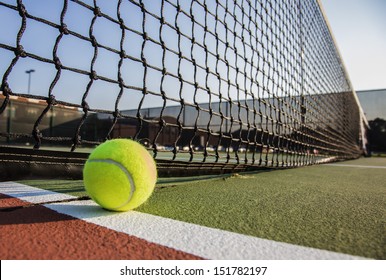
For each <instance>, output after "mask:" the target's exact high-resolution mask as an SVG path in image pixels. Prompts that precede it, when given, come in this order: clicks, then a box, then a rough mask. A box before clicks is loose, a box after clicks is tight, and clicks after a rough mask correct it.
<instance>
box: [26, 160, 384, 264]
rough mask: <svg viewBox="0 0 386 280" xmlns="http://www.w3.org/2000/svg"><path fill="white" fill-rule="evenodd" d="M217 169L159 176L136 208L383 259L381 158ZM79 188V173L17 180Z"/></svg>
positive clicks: (79, 191)
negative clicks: (227, 171) (223, 172)
mask: <svg viewBox="0 0 386 280" xmlns="http://www.w3.org/2000/svg"><path fill="white" fill-rule="evenodd" d="M340 164H351V165H367V166H384V167H385V169H380V168H377V169H375V168H361V167H346V166H345V167H343V166H332V165H318V166H310V167H302V168H297V169H288V170H277V171H271V172H260V173H255V174H251V173H249V174H243V175H233V176H224V177H206V178H201V179H202V180H197V178H194V180H193V178H184V179H181V178H177V179H176V178H170V179H160V180H159V182H158V184H157V186H158V188H157V189H156V191H155V192H154V194H153V196H152V197H151V198H150V199H149V201H148V202H147V203H146V204H145V205H143V206H141V207H140V208H139V209H137V210H138V211H141V212H146V213H150V214H154V215H159V216H163V217H168V218H172V219H176V220H181V221H186V222H190V223H195V224H200V225H204V226H208V227H213V228H220V229H224V230H228V231H233V232H238V233H243V234H247V235H252V236H257V237H262V238H267V239H271V240H277V241H283V242H288V243H292V244H299V245H303V246H309V247H314V248H321V249H326V250H331V251H336V252H342V253H347V254H352V255H359V256H364V257H369V258H376V259H386V248H385V244H386V238H385V236H386V226H385V221H386V219H385V217H386V200H385V197H386V158H364V159H359V160H355V161H347V162H341V163H340ZM22 183H25V184H29V185H32V186H37V187H42V188H45V189H50V190H54V191H58V192H65V193H69V194H72V195H78V196H80V195H85V193H84V191H83V184H82V182H81V181H72V182H71V181H70V182H69V181H23V182H22Z"/></svg>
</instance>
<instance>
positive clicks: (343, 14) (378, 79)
mask: <svg viewBox="0 0 386 280" xmlns="http://www.w3.org/2000/svg"><path fill="white" fill-rule="evenodd" d="M321 2H322V5H323V8H324V10H325V13H326V15H327V18H328V20H329V22H330V26H331V29H332V32H333V34H334V36H335V39H336V41H337V44H338V48H339V50H340V52H341V55H342V57H343V61H344V63H345V65H346V69H347V72H348V73H349V76H350V79H351V82H352V84H353V87H354V89H355V90H367V89H381V88H386V1H385V0H321Z"/></svg>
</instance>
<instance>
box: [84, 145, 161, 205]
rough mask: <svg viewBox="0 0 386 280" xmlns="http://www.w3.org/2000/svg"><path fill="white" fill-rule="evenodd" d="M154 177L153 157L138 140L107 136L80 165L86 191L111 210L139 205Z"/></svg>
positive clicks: (150, 186)
mask: <svg viewBox="0 0 386 280" xmlns="http://www.w3.org/2000/svg"><path fill="white" fill-rule="evenodd" d="M156 181H157V169H156V165H155V162H154V159H153V158H152V157H151V155H150V154H149V153H148V151H147V150H146V149H145V147H143V146H142V145H141V144H139V143H138V142H135V141H133V140H128V139H114V140H109V141H106V142H104V143H102V144H101V145H99V146H98V147H97V148H96V149H95V150H94V151H93V152H92V153H91V154H90V156H89V158H88V159H87V161H86V164H85V166H84V168H83V182H84V186H85V189H86V192H87V193H88V195H89V196H90V197H91V198H92V199H93V200H94V201H95V202H96V203H98V204H99V205H100V206H102V207H103V208H105V209H108V210H112V211H128V210H131V209H134V208H136V207H138V206H140V205H141V204H142V203H144V202H145V201H146V200H147V199H148V198H149V197H150V196H151V194H152V192H153V190H154V187H155V184H156Z"/></svg>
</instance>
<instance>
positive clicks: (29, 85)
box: [25, 69, 35, 94]
mask: <svg viewBox="0 0 386 280" xmlns="http://www.w3.org/2000/svg"><path fill="white" fill-rule="evenodd" d="M25 72H26V73H27V74H28V94H30V92H31V74H32V73H33V72H35V70H34V69H30V70H27V71H25Z"/></svg>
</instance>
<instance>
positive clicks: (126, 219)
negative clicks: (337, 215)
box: [0, 182, 364, 260]
mask: <svg viewBox="0 0 386 280" xmlns="http://www.w3.org/2000/svg"><path fill="white" fill-rule="evenodd" d="M0 193H3V194H5V195H9V196H12V197H16V198H19V199H21V200H24V201H28V202H30V203H41V202H42V201H43V200H45V201H46V202H48V201H57V200H60V199H68V198H74V197H73V196H69V195H65V194H60V193H55V192H51V191H46V190H42V189H38V188H34V187H30V186H26V185H23V184H19V183H14V182H5V183H0ZM45 206H46V207H48V208H50V209H52V210H54V211H57V212H59V213H62V214H66V215H69V216H72V217H75V218H78V219H81V220H84V221H87V222H90V223H93V224H97V225H100V226H103V227H106V228H109V229H112V230H116V231H119V232H123V233H126V234H129V235H132V236H136V237H138V238H141V239H144V240H147V241H149V242H153V243H157V244H159V245H163V246H166V247H170V248H173V249H176V250H179V251H183V252H186V253H190V254H193V255H196V256H199V257H202V258H205V259H235V260H236V259H239V260H252V259H262V260H291V259H294V260H303V259H307V260H310V259H318V260H320V259H328V260H333V259H364V258H362V257H358V256H351V255H347V254H341V253H336V252H330V251H326V250H320V249H314V248H308V247H303V246H299V245H293V244H288V243H284V242H277V241H272V240H267V239H262V238H257V237H253V236H247V235H243V234H238V233H234V232H229V231H224V230H219V229H215V228H209V227H204V226H200V225H196V224H190V223H186V222H181V221H176V220H172V219H168V218H163V217H159V216H154V215H150V214H145V213H140V212H136V211H129V212H120V213H115V212H108V211H105V210H103V209H101V208H100V207H99V206H97V205H96V204H95V203H94V202H93V201H91V200H89V201H72V202H68V203H55V204H46V205H45Z"/></svg>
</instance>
